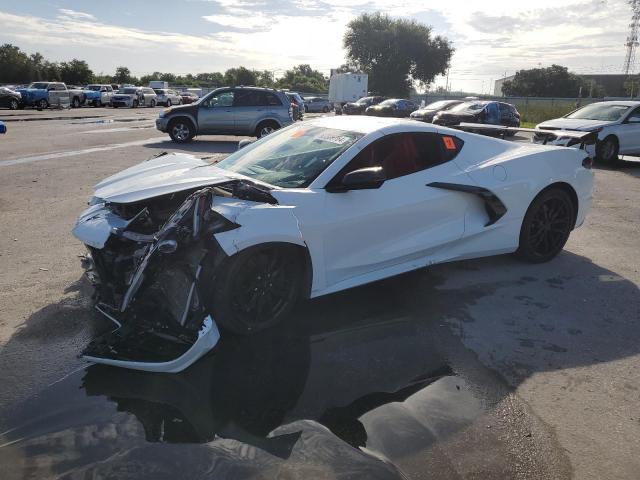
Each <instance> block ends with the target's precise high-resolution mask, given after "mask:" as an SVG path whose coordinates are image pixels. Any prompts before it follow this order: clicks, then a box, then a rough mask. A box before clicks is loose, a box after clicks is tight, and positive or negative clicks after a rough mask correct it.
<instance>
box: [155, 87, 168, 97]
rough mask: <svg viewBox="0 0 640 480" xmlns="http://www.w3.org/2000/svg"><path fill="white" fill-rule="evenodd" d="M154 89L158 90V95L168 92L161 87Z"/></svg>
mask: <svg viewBox="0 0 640 480" xmlns="http://www.w3.org/2000/svg"><path fill="white" fill-rule="evenodd" d="M153 91H154V92H156V94H157V95H164V94H165V93H167V91H166V90H162V89H161V88H154V89H153Z"/></svg>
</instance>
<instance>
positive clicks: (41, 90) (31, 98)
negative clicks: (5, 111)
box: [17, 82, 85, 109]
mask: <svg viewBox="0 0 640 480" xmlns="http://www.w3.org/2000/svg"><path fill="white" fill-rule="evenodd" d="M17 91H18V92H20V94H21V95H22V102H23V104H24V105H25V106H27V107H36V108H38V109H43V108H48V107H56V106H58V107H74V108H77V107H80V106H81V105H82V104H83V103H84V101H85V94H84V92H83V91H82V90H81V89H71V90H70V89H68V88H67V85H66V84H64V83H63V82H33V83H31V84H29V86H28V87H27V88H20V89H18V90H17Z"/></svg>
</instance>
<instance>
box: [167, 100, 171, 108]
mask: <svg viewBox="0 0 640 480" xmlns="http://www.w3.org/2000/svg"><path fill="white" fill-rule="evenodd" d="M170 106H171V100H167V108H168V107H170Z"/></svg>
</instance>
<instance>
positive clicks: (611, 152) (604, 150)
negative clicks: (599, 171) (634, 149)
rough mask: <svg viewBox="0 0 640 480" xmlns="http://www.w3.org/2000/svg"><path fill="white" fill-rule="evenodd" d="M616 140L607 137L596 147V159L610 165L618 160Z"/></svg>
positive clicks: (612, 137)
mask: <svg viewBox="0 0 640 480" xmlns="http://www.w3.org/2000/svg"><path fill="white" fill-rule="evenodd" d="M619 147H620V146H619V145H618V140H617V139H616V137H614V136H608V137H607V138H605V139H604V140H603V141H602V142H599V143H598V144H597V146H596V159H598V161H600V162H602V163H606V164H612V163H614V162H615V161H616V160H618V151H619Z"/></svg>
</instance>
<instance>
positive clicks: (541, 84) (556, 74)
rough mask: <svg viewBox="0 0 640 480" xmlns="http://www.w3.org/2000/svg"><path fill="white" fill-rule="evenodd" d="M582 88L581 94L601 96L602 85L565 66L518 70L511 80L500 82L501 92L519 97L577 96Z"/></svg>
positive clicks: (584, 95)
mask: <svg viewBox="0 0 640 480" xmlns="http://www.w3.org/2000/svg"><path fill="white" fill-rule="evenodd" d="M580 88H582V96H583V97H587V96H589V93H590V92H591V95H592V96H594V97H598V96H601V94H602V93H603V91H602V87H601V86H600V85H598V84H595V85H593V84H592V83H591V82H590V81H589V80H584V79H582V78H580V77H579V76H577V75H575V74H573V73H571V72H569V69H568V68H567V67H563V66H561V65H551V66H550V67H545V68H531V69H528V70H519V71H518V72H516V74H515V76H514V77H513V79H512V80H506V81H505V82H504V83H503V84H502V92H503V93H504V94H505V95H507V96H520V97H572V98H573V97H577V96H578V95H579V94H580Z"/></svg>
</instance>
